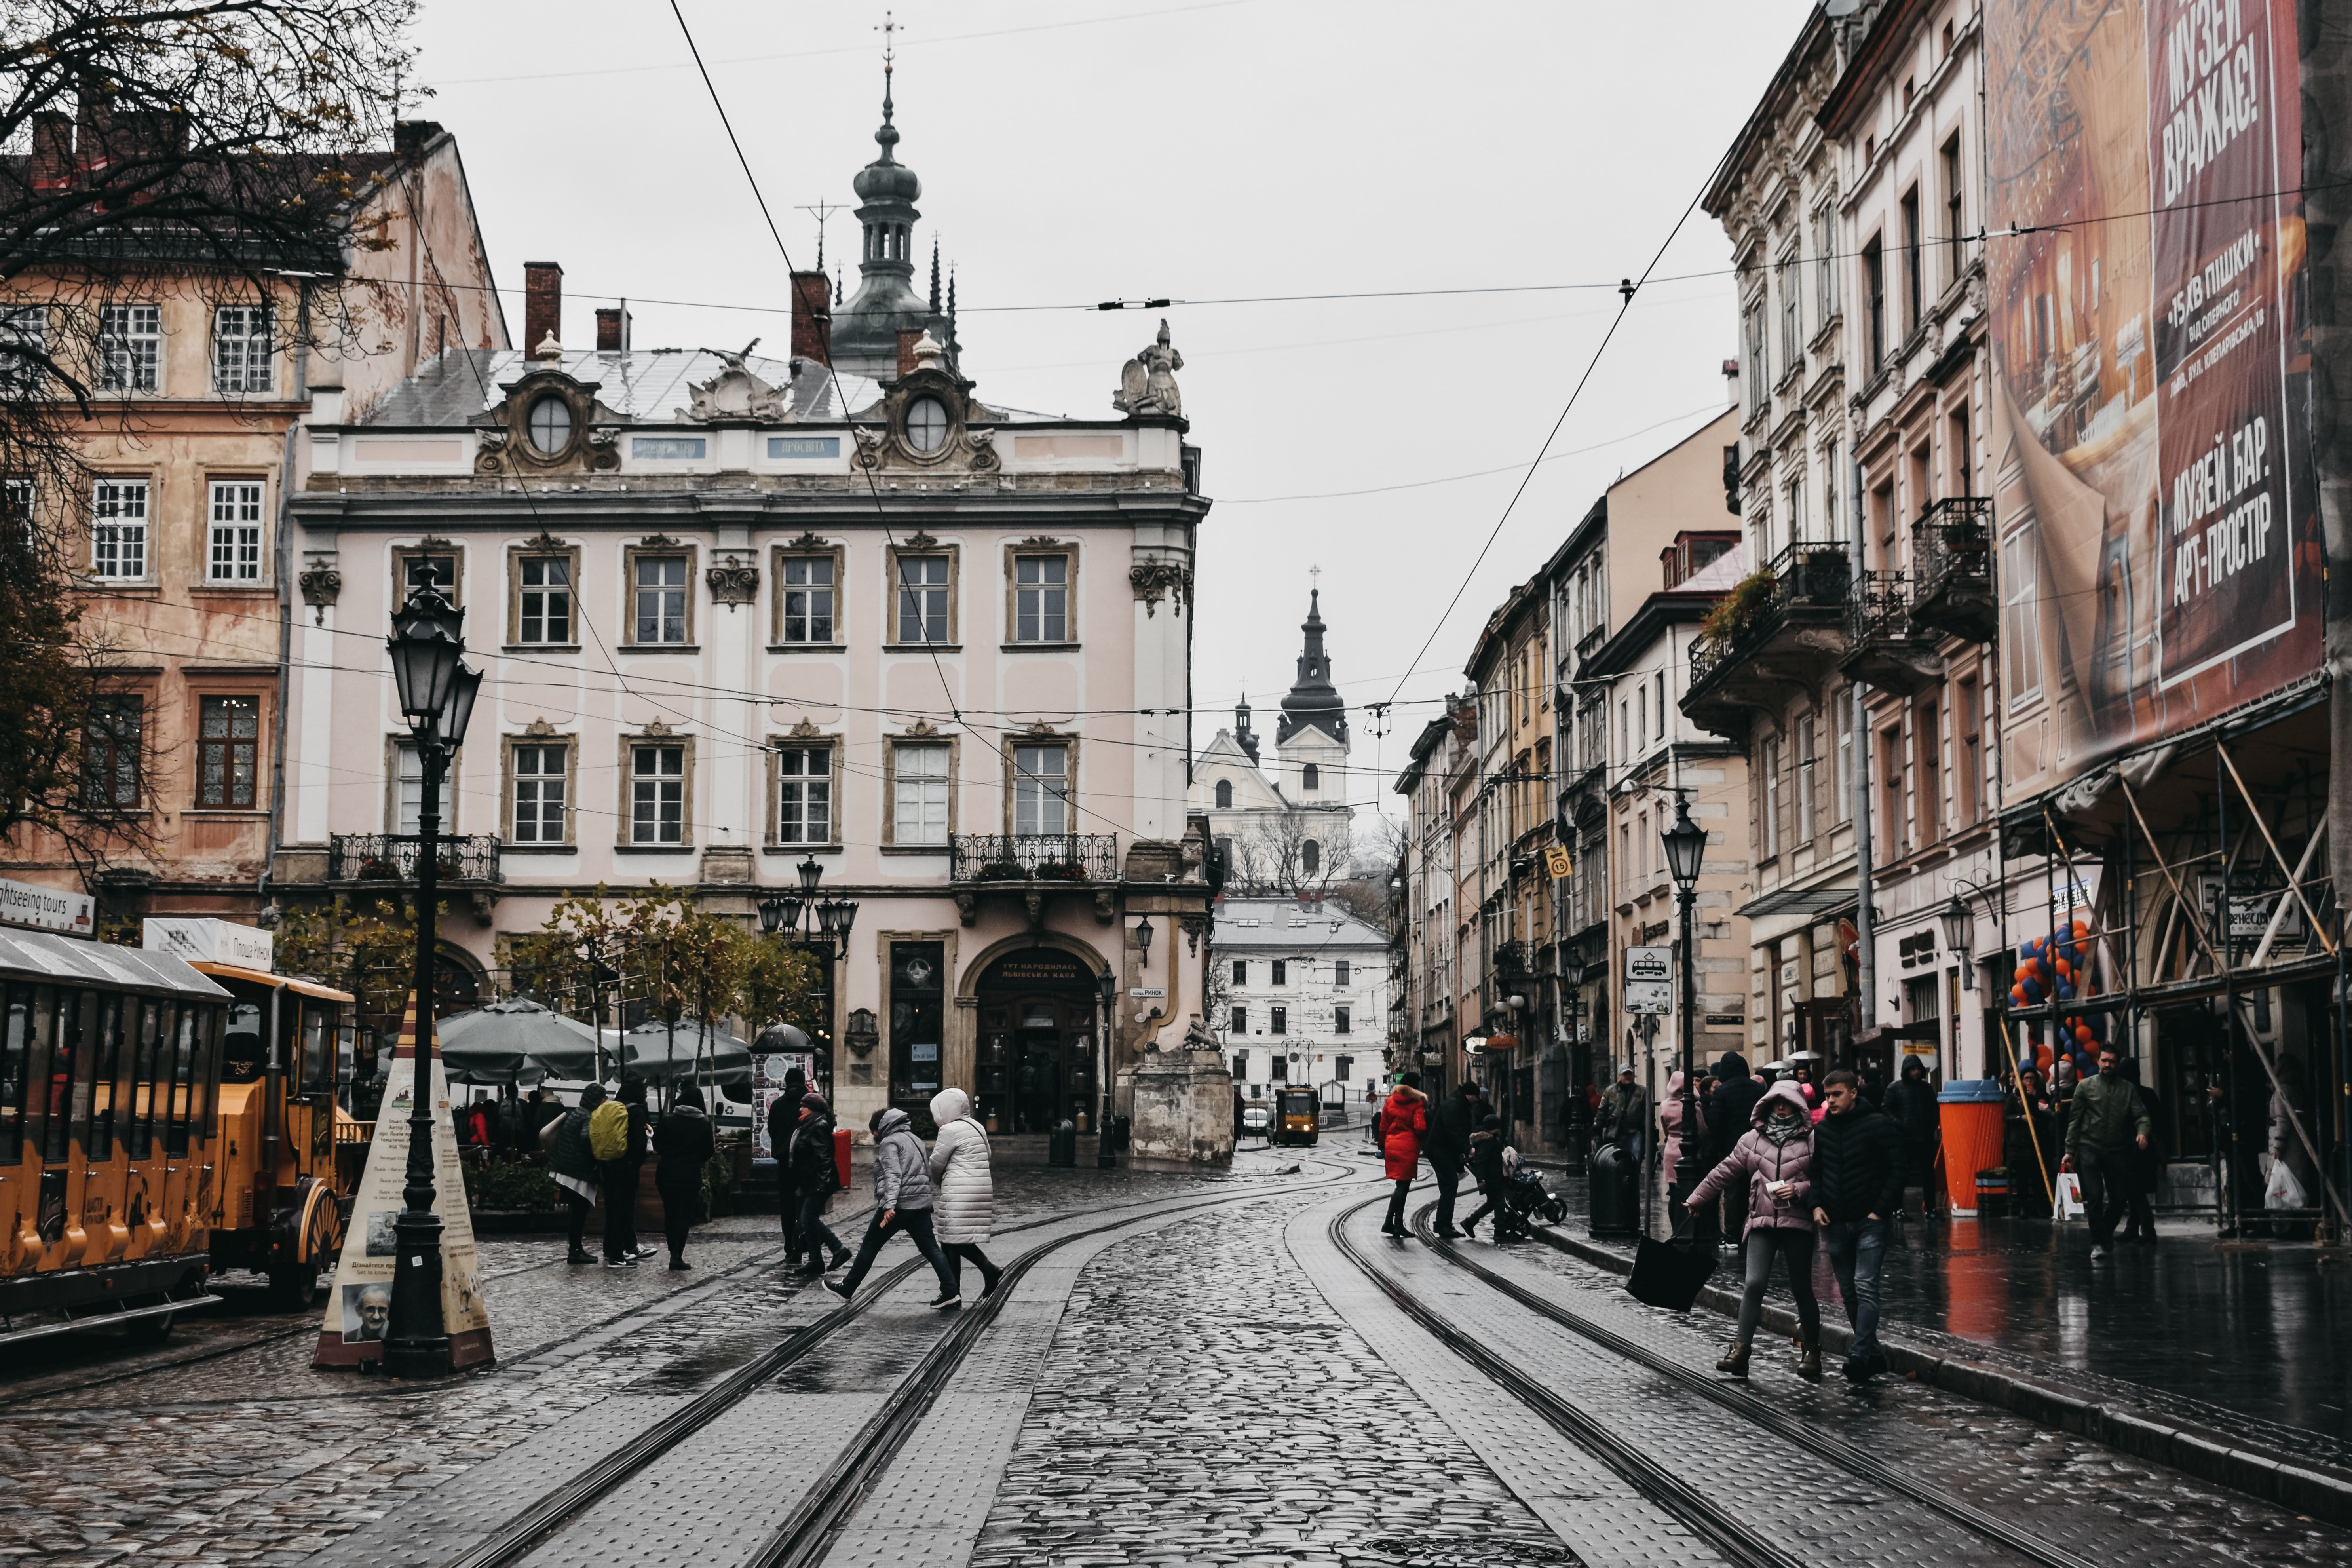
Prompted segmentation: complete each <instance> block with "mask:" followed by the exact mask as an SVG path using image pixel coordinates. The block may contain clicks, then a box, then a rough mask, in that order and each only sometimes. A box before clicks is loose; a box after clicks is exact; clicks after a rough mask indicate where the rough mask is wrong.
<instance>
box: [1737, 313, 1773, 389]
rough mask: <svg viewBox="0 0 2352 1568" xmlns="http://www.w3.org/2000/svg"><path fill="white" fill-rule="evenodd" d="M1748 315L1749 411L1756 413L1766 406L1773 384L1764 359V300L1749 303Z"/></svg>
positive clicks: (1746, 334) (1745, 323)
mask: <svg viewBox="0 0 2352 1568" xmlns="http://www.w3.org/2000/svg"><path fill="white" fill-rule="evenodd" d="M1746 316H1747V320H1746V321H1745V322H1744V325H1745V326H1746V328H1747V331H1746V333H1745V334H1744V336H1745V337H1746V339H1747V342H1748V413H1750V414H1754V413H1756V412H1757V411H1758V410H1759V409H1761V408H1762V407H1763V406H1764V403H1765V399H1766V397H1767V396H1768V395H1769V392H1770V388H1771V385H1772V378H1771V370H1770V367H1769V366H1768V365H1767V364H1766V363H1765V360H1764V301H1763V300H1760V299H1759V300H1757V301H1756V302H1755V303H1753V304H1751V305H1749V306H1748V310H1747V311H1746Z"/></svg>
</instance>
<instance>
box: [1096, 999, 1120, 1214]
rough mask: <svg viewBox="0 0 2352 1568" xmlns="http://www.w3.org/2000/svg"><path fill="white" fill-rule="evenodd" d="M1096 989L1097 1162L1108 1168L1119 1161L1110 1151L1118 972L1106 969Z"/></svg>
mask: <svg viewBox="0 0 2352 1568" xmlns="http://www.w3.org/2000/svg"><path fill="white" fill-rule="evenodd" d="M1095 989H1096V990H1097V991H1099V992H1100V993H1101V994H1102V1020H1103V1021H1102V1050H1101V1053H1100V1054H1101V1057H1102V1080H1103V1100H1102V1104H1103V1108H1102V1115H1103V1124H1102V1136H1100V1137H1099V1138H1097V1139H1096V1140H1095V1163H1096V1165H1097V1166H1098V1167H1100V1168H1102V1169H1104V1170H1108V1169H1109V1168H1110V1167H1111V1166H1113V1165H1115V1164H1117V1163H1118V1156H1117V1155H1115V1154H1113V1153H1112V1152H1110V1032H1111V1029H1112V1028H1113V1026H1116V1025H1117V1024H1118V970H1116V969H1106V970H1104V971H1103V972H1102V973H1100V974H1097V975H1096V976H1095Z"/></svg>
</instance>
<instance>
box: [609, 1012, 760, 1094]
mask: <svg viewBox="0 0 2352 1568" xmlns="http://www.w3.org/2000/svg"><path fill="white" fill-rule="evenodd" d="M620 1040H621V1071H622V1073H623V1075H624V1076H634V1077H636V1078H641V1079H645V1080H646V1082H647V1083H668V1082H670V1081H671V1080H672V1079H676V1080H677V1081H678V1082H680V1083H692V1082H697V1081H708V1082H711V1083H718V1084H747V1083H750V1082H751V1047H750V1046H748V1045H745V1044H744V1043H743V1042H742V1041H741V1040H740V1039H738V1038H736V1037H734V1036H733V1035H730V1034H729V1033H728V1032H727V1031H726V1030H725V1029H724V1028H722V1027H719V1026H712V1027H711V1028H710V1031H709V1033H708V1034H705V1033H704V1032H703V1026H702V1025H701V1024H700V1023H698V1022H697V1021H696V1020H695V1019H692V1018H680V1019H679V1020H678V1021H677V1033H676V1037H675V1039H673V1038H672V1034H671V1030H670V1026H668V1025H667V1024H664V1023H661V1022H659V1021H656V1022H653V1023H646V1024H640V1025H638V1026H636V1027H635V1028H634V1029H631V1030H629V1031H628V1032H627V1033H626V1034H625V1035H623V1036H621V1037H620Z"/></svg>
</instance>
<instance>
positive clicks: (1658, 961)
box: [1625, 947, 1675, 985]
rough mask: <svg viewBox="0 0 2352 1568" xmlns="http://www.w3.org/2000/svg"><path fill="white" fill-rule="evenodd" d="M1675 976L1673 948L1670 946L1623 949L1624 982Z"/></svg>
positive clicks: (1664, 978) (1670, 978) (1665, 978)
mask: <svg viewBox="0 0 2352 1568" xmlns="http://www.w3.org/2000/svg"><path fill="white" fill-rule="evenodd" d="M1674 977H1675V950H1674V949H1673V948H1671V947H1629V948H1627V949H1626V950H1625V983H1626V984H1628V985H1630V984H1633V982H1634V981H1636V980H1658V981H1667V980H1672V979H1673V978H1674Z"/></svg>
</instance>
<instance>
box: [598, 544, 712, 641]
mask: <svg viewBox="0 0 2352 1568" xmlns="http://www.w3.org/2000/svg"><path fill="white" fill-rule="evenodd" d="M649 557H661V558H665V559H674V558H682V559H683V560H684V561H685V562H686V640H685V641H684V642H639V641H638V640H637V563H638V562H639V561H641V560H645V559H647V558H649ZM701 563H702V546H701V545H700V544H699V543H698V542H696V541H694V540H691V539H672V538H670V537H669V536H668V535H667V534H663V533H649V534H647V535H646V536H645V537H644V538H643V539H640V540H638V541H637V542H635V543H634V544H629V545H625V546H624V547H623V548H622V551H621V635H620V637H618V638H617V639H615V641H614V647H625V648H631V649H635V650H637V651H640V652H649V653H696V652H698V651H700V648H701V635H702V605H701V602H700V595H699V593H698V584H699V582H700V579H699V578H698V575H697V573H696V568H698V566H699V565H700V564H701Z"/></svg>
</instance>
